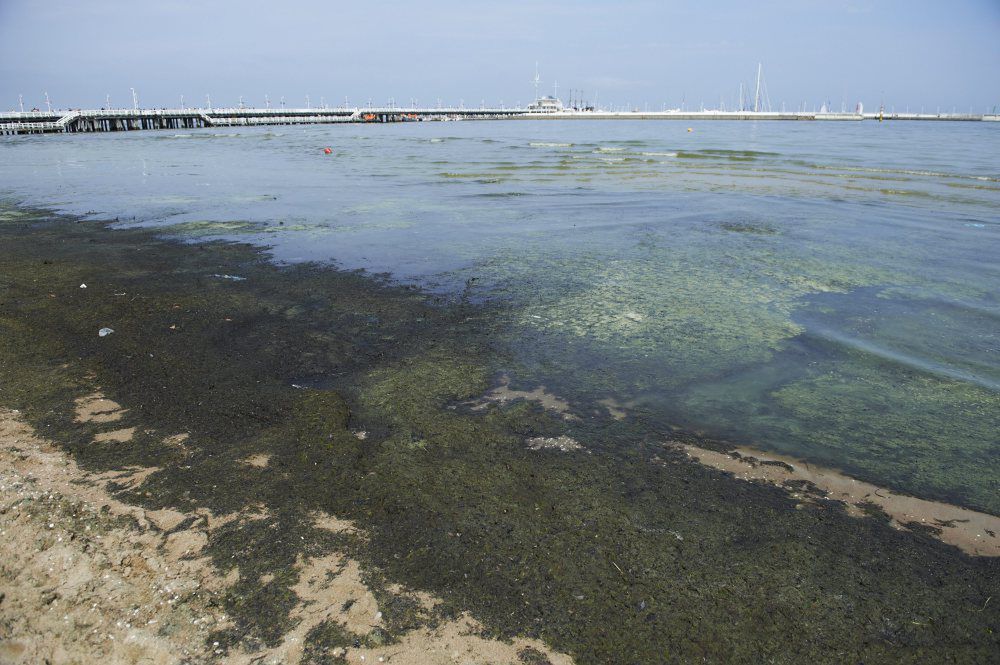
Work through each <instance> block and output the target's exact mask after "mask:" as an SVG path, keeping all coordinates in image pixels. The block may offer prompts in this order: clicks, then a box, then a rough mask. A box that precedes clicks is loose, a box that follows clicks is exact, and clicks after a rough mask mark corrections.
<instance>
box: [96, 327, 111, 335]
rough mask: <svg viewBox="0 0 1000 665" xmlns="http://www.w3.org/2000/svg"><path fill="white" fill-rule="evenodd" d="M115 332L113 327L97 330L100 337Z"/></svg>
mask: <svg viewBox="0 0 1000 665" xmlns="http://www.w3.org/2000/svg"><path fill="white" fill-rule="evenodd" d="M113 332H114V330H112V329H111V328H101V329H100V330H98V331H97V336H98V337H107V336H108V335H110V334H111V333H113Z"/></svg>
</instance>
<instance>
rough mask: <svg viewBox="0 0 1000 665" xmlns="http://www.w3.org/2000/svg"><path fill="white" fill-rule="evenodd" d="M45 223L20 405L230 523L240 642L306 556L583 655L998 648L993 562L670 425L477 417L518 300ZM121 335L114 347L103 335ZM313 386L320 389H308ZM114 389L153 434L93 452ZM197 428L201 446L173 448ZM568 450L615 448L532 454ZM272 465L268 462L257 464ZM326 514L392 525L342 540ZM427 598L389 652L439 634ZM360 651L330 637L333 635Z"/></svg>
mask: <svg viewBox="0 0 1000 665" xmlns="http://www.w3.org/2000/svg"><path fill="white" fill-rule="evenodd" d="M33 221H34V227H33V228H30V229H27V228H25V227H24V226H23V225H12V224H4V225H2V226H0V234H3V241H4V243H5V246H7V247H10V248H11V249H12V251H11V252H10V253H9V255H7V256H5V257H4V271H3V272H4V275H5V279H4V285H3V291H2V292H0V295H2V297H0V326H2V328H3V333H4V334H3V335H0V379H2V380H0V401H3V402H4V404H5V405H7V406H14V407H17V408H21V409H22V410H24V411H25V413H26V415H27V417H28V418H29V419H31V420H32V422H33V423H35V424H36V427H38V428H39V429H40V431H44V432H45V433H46V435H51V436H52V437H53V438H56V439H57V440H59V441H60V443H62V444H63V445H65V446H66V449H67V450H69V451H70V452H71V453H72V454H73V455H74V456H75V457H76V458H77V459H78V460H79V461H80V462H81V463H82V464H84V465H86V466H87V467H89V468H91V469H95V470H108V469H117V468H120V467H122V466H124V465H132V464H135V465H140V464H141V465H142V466H145V467H153V466H155V467H157V468H158V470H157V471H153V472H151V473H150V474H149V475H148V476H147V477H146V479H145V482H143V483H142V484H139V485H135V486H131V487H128V488H124V487H123V488H122V494H121V495H122V496H123V497H124V498H127V499H129V500H130V501H134V502H136V503H139V504H140V505H143V506H146V507H149V508H152V509H159V508H181V509H183V511H185V512H193V511H195V510H197V509H201V508H204V509H207V510H209V511H211V513H212V514H213V515H220V516H224V517H230V518H232V519H231V521H229V522H227V523H226V524H225V525H224V526H223V527H221V528H219V529H218V530H217V531H216V532H215V534H214V535H213V536H212V538H211V539H210V540H209V542H208V544H207V546H206V552H207V553H208V554H210V555H211V557H212V559H213V561H214V562H215V564H216V565H217V566H218V567H219V569H220V572H225V571H227V570H230V569H231V568H234V567H235V568H238V569H239V571H240V580H241V582H240V583H238V584H237V585H236V586H235V587H234V588H233V589H232V590H231V593H229V594H228V595H227V596H226V597H225V598H224V600H223V603H224V606H225V608H226V611H227V612H228V613H229V614H231V615H232V617H233V620H234V625H233V626H231V627H230V628H228V629H226V630H225V631H223V632H220V633H218V634H217V635H216V636H215V640H216V641H219V642H220V645H221V648H230V649H232V648H236V647H237V646H239V647H240V648H245V649H247V650H252V649H256V648H263V647H264V646H268V645H272V644H275V643H276V642H277V641H278V640H280V639H281V636H282V634H283V633H284V631H286V630H287V629H288V627H289V625H290V623H291V622H293V621H294V619H293V617H292V615H291V609H290V608H291V607H292V603H293V597H292V595H291V594H292V593H293V592H292V591H291V590H292V589H293V587H294V586H295V585H296V584H297V582H298V580H297V574H296V573H294V572H292V573H290V569H291V568H292V566H291V563H292V562H295V561H297V560H298V558H299V557H300V556H308V557H322V556H324V555H325V553H327V552H329V551H330V550H331V549H332V548H347V549H348V550H350V551H351V553H352V555H356V557H357V558H358V559H360V560H361V561H362V562H363V563H364V565H365V566H366V568H367V569H369V570H372V571H375V572H376V573H378V574H379V575H384V576H385V577H386V578H387V579H389V580H392V581H393V582H397V583H403V584H405V585H406V586H407V587H408V588H411V589H421V590H427V591H431V592H434V593H435V594H437V595H438V596H440V597H441V598H442V599H443V603H442V607H441V608H440V612H441V614H440V616H441V617H442V618H444V617H451V616H458V615H459V614H460V613H461V612H464V611H469V612H471V613H472V614H473V616H475V617H476V619H478V620H479V621H481V622H482V630H483V631H484V633H485V634H487V635H492V636H511V635H516V634H520V635H525V636H528V637H538V638H541V639H543V640H544V641H545V642H547V643H548V644H550V645H553V646H555V647H557V648H559V649H560V650H563V651H567V652H570V653H572V655H573V656H574V657H575V658H576V659H577V661H578V662H585V663H586V662H592V663H598V662H654V661H656V660H657V659H661V658H662V657H663V654H664V653H666V654H670V655H671V656H672V657H676V658H678V659H680V660H694V659H708V660H716V661H722V660H725V661H739V660H751V659H760V658H765V659H770V660H773V661H775V662H801V661H802V660H806V659H809V660H815V661H819V662H833V661H839V660H842V659H843V657H844V654H849V655H850V657H852V658H854V659H865V660H879V659H885V658H890V657H892V656H893V655H895V654H898V653H899V652H900V649H904V650H907V652H908V653H912V654H914V657H915V658H920V659H922V660H926V661H944V660H946V659H948V658H952V657H954V658H959V659H965V660H970V661H974V660H977V659H978V660H983V659H985V658H986V657H988V654H989V653H993V652H995V650H996V648H997V646H998V645H997V637H996V636H997V634H998V623H1000V613H998V610H997V606H996V605H995V604H991V603H986V604H985V605H984V601H986V599H987V598H988V597H989V596H991V595H994V596H996V595H998V594H1000V589H997V588H996V580H997V579H1000V574H998V573H1000V571H998V569H997V563H996V562H992V561H983V560H977V559H971V558H969V557H966V556H964V555H962V554H961V553H960V552H958V551H957V550H955V549H954V548H949V547H947V546H944V545H942V544H940V543H936V542H933V541H925V540H922V539H921V538H920V537H919V536H918V535H913V534H906V533H898V532H896V531H894V530H892V529H891V528H890V527H889V526H888V525H887V524H885V523H883V522H882V521H879V520H877V519H871V520H861V521H859V520H856V519H854V518H851V517H848V516H847V515H846V514H844V513H843V512H842V510H840V509H838V508H836V507H831V506H827V505H814V506H807V507H806V508H804V509H802V510H796V509H795V501H794V500H793V499H792V498H790V497H789V495H788V494H787V492H785V491H783V490H780V489H777V488H771V487H760V486H755V485H751V484H746V483H738V482H736V481H733V480H732V479H730V478H727V477H726V476H725V475H723V474H720V473H717V472H714V471H712V470H708V469H704V468H701V467H700V466H698V465H695V464H692V463H690V462H688V461H686V460H684V459H683V458H682V457H681V456H680V455H678V456H677V457H670V456H669V455H668V456H667V458H666V459H662V460H660V463H655V462H656V460H655V459H654V457H653V455H654V454H659V455H663V454H664V453H663V451H662V449H661V448H660V447H659V446H658V445H657V446H656V447H655V451H656V452H655V453H654V452H653V451H652V450H650V449H649V448H648V447H647V446H646V442H647V441H649V440H650V439H652V440H657V439H659V438H660V435H659V433H658V432H656V431H652V430H649V431H641V430H639V429H637V428H636V426H635V424H633V423H623V422H622V423H620V422H618V421H614V422H611V423H608V426H607V427H605V424H604V423H603V422H602V421H599V420H597V421H595V420H590V419H588V420H586V421H581V422H577V421H566V420H564V419H562V418H559V417H558V416H557V415H549V414H546V413H545V412H544V411H542V410H541V409H540V408H537V407H535V406H533V405H531V404H527V403H523V402H522V403H514V404H510V405H490V406H489V407H488V408H486V409H485V410H483V411H478V412H472V411H469V410H468V409H463V408H462V407H461V404H462V403H463V402H465V401H468V400H469V399H471V398H473V397H475V396H478V395H481V394H482V393H483V392H484V391H485V390H486V389H487V388H488V379H489V377H491V376H495V375H496V373H497V371H498V370H499V369H500V368H501V367H504V366H507V364H508V363H509V358H508V357H507V355H506V353H507V352H506V347H505V346H504V342H503V338H502V337H499V336H498V335H497V334H496V333H497V331H498V330H500V329H505V328H504V327H505V326H506V325H507V324H508V322H509V320H510V319H509V314H508V313H507V312H506V311H505V310H504V309H502V308H497V309H493V306H491V305H483V306H471V305H468V304H467V303H458V304H448V303H445V302H433V301H430V300H429V299H428V297H427V296H425V295H423V294H420V293H418V292H415V291H412V290H407V289H399V288H391V287H388V286H386V285H384V284H380V283H378V282H376V281H374V280H370V279H364V278H361V277H359V276H358V275H353V274H345V273H340V272H336V271H332V270H325V269H318V268H316V267H313V266H300V267H291V268H290V267H285V268H277V267H274V266H271V265H268V264H267V263H266V262H265V261H263V260H262V258H261V254H260V253H259V252H258V251H256V250H253V249H251V248H248V247H246V246H241V245H226V244H218V243H217V244H210V245H202V246H191V245H180V244H175V243H170V242H166V241H162V240H157V239H155V237H154V236H153V235H152V234H151V233H150V232H149V231H142V230H124V231H115V232H111V231H108V230H106V229H104V228H103V227H102V226H100V225H97V224H67V223H66V222H65V220H63V219H61V218H58V217H49V216H46V215H44V214H37V215H35V216H34V218H33ZM46 262H48V263H46ZM165 274H170V275H171V277H170V278H169V279H165V278H164V275H165ZM211 274H239V275H243V276H246V277H247V280H246V281H245V282H231V281H227V280H218V279H211V278H208V277H205V276H206V275H211ZM95 275H96V276H97V279H95ZM83 281H86V282H87V283H88V289H86V290H85V292H83V291H81V290H80V289H79V284H80V283H81V282H83ZM50 293H51V294H54V297H49V294H50ZM117 293H126V294H128V295H127V296H116V295H115V294H117ZM109 324H110V325H111V326H112V327H114V328H115V330H116V332H115V334H114V335H111V336H108V337H106V338H99V337H98V336H97V335H96V331H97V329H98V328H99V327H100V326H101V325H109ZM172 326H173V327H172ZM302 377H311V378H312V380H311V381H310V382H308V383H309V385H310V386H312V387H306V388H300V387H294V386H293V384H295V385H298V386H301V385H303V380H302ZM546 385H548V384H546ZM96 386H100V388H101V390H102V392H103V394H104V395H106V396H107V397H108V398H109V399H113V400H115V401H116V402H117V403H119V404H120V405H121V406H122V407H123V408H124V409H127V412H126V413H124V414H123V415H122V417H121V419H120V421H119V422H117V423H115V425H114V426H115V427H116V428H124V427H131V426H136V427H137V428H138V429H137V437H136V439H135V440H134V441H132V442H131V443H129V444H119V443H115V444H114V445H113V446H107V447H102V446H97V447H95V446H93V445H92V439H93V433H94V431H95V430H94V429H93V428H94V427H96V425H93V424H88V423H76V422H74V413H75V411H74V409H75V405H74V400H75V399H76V398H77V397H80V396H85V395H88V394H91V393H93V392H94V391H95V389H96ZM119 423H120V424H119ZM352 430H364V431H366V432H367V433H368V434H367V435H366V437H365V438H364V439H360V438H358V437H357V436H355V435H354V434H353V432H352ZM147 432H149V433H147ZM177 432H185V433H187V434H188V436H187V438H186V439H184V440H183V447H180V446H177V445H168V444H167V443H164V440H165V438H166V437H167V436H169V435H173V434H175V433H177ZM140 434H141V435H140ZM560 436H566V437H570V438H572V439H573V440H575V441H579V442H580V443H581V444H582V445H584V446H586V447H587V448H588V450H591V451H594V452H593V454H584V453H582V451H569V452H565V453H564V452H559V451H545V450H542V451H533V450H530V449H529V448H528V447H527V445H526V441H527V440H529V439H532V438H535V437H544V438H558V437H560ZM123 445H125V446H126V447H125V448H122V447H121V446H123ZM254 455H266V456H268V463H267V465H266V466H264V467H259V466H253V465H249V464H245V463H244V460H246V459H248V458H251V457H252V456H254ZM316 511H323V512H327V513H331V514H334V515H337V516H338V517H341V518H344V519H351V520H354V521H356V523H357V524H358V525H359V526H360V527H362V528H363V529H364V530H365V532H366V534H367V538H356V537H352V536H350V535H347V534H343V535H336V534H333V535H331V534H330V533H329V532H324V530H321V529H317V528H316V527H315V525H314V521H313V519H312V516H313V515H314V514H315V512H316ZM254 515H257V517H253V516H254ZM241 527H242V528H241ZM386 606H387V607H395V606H396V605H394V604H393V603H386ZM407 607H408V605H407V604H406V603H405V602H400V603H398V608H397V610H396V611H397V614H396V618H391V617H387V618H386V625H385V628H384V630H386V633H387V634H386V635H381V634H379V636H378V639H379V640H385V641H387V642H388V641H392V640H395V639H401V635H403V634H405V631H406V630H408V629H409V628H408V627H409V626H411V625H413V624H419V623H421V622H424V621H434V620H435V619H434V617H426V616H424V617H421V615H420V613H419V612H415V611H413V612H411V611H409V610H407ZM956 608H958V609H956ZM410 609H413V608H412V607H410ZM980 609H981V610H982V611H979V610H980ZM775 616H780V617H781V618H782V620H781V621H775V620H774V617H775ZM871 617H877V619H876V620H874V621H873V620H872V619H871ZM344 638H345V635H344V634H341V633H339V632H337V631H336V630H331V631H327V632H322V631H320V632H317V633H313V634H312V635H311V639H310V644H311V645H313V646H316V647H322V646H328V647H333V645H334V643H337V645H338V646H339V644H340V642H341V641H342V640H343V639H344ZM355 639H358V638H355ZM341 648H343V647H341ZM528 655H529V656H530V655H531V654H530V653H529V654H528Z"/></svg>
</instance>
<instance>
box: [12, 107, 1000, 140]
mask: <svg viewBox="0 0 1000 665" xmlns="http://www.w3.org/2000/svg"><path fill="white" fill-rule="evenodd" d="M505 119H518V120H692V121H694V120H771V121H773V120H785V121H792V120H796V121H797V120H805V121H852V120H855V121H858V120H879V119H880V118H879V115H878V114H874V113H865V114H860V113H812V112H793V113H771V112H759V113H757V112H750V111H729V112H726V111H688V112H685V111H676V110H674V111H657V112H642V111H619V112H610V111H574V110H564V111H554V112H547V111H542V112H540V111H537V110H528V109H521V108H514V109H509V108H478V109H467V108H434V109H416V108H414V109H402V108H396V107H385V108H324V109H312V108H305V109H284V108H282V109H271V108H269V109H247V108H227V109H100V110H89V111H84V110H76V111H51V112H48V111H30V112H25V113H0V134H3V135H14V134H45V133H78V132H121V131H136V130H146V129H172V130H183V129H200V128H205V127H234V126H235V127H247V126H256V125H306V124H309V125H312V124H328V123H355V122H356V123H366V122H367V123H387V122H420V121H434V120H436V121H447V120H505ZM881 119H882V120H884V121H887V122H890V121H899V120H935V121H997V120H998V119H1000V117H998V116H996V115H972V114H961V113H959V114H936V115H931V114H910V113H907V114H902V113H901V114H885V115H884V116H882V118H881Z"/></svg>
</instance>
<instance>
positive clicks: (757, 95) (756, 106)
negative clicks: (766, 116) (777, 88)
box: [753, 62, 761, 113]
mask: <svg viewBox="0 0 1000 665" xmlns="http://www.w3.org/2000/svg"><path fill="white" fill-rule="evenodd" d="M760 71H761V63H759V62H758V63H757V92H755V93H754V96H753V112H754V113H757V112H758V111H760Z"/></svg>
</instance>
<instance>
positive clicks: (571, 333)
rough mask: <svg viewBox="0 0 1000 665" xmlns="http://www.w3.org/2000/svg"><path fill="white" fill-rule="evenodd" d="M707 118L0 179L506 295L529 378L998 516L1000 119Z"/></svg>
mask: <svg viewBox="0 0 1000 665" xmlns="http://www.w3.org/2000/svg"><path fill="white" fill-rule="evenodd" d="M693 128H694V129H695V131H694V132H691V133H688V132H687V131H686V127H682V126H681V125H680V124H676V123H670V122H658V123H657V122H624V121H623V122H562V123H559V122H506V123H413V124H405V125H394V126H379V127H374V126H336V127H295V128H285V127H281V128H266V129H265V128H260V129H247V130H239V131H235V130H227V131H218V130H204V131H193V132H188V133H184V134H175V135H172V134H167V133H155V132H147V133H130V134H123V135H113V136H94V135H91V136H87V135H73V136H65V137H54V136H46V137H18V138H11V139H5V140H4V141H3V142H2V143H0V152H2V153H3V160H2V162H0V164H2V166H0V174H2V182H3V183H4V184H3V186H2V187H3V191H2V193H4V194H6V195H8V196H10V197H13V198H15V199H16V200H19V201H24V202H29V203H36V204H46V205H52V206H55V207H57V208H59V209H63V210H67V211H70V212H75V213H80V214H87V213H90V214H93V215H95V216H107V215H110V216H112V217H118V218H119V219H120V220H121V221H122V223H138V224H153V225H159V226H164V227H168V228H169V229H170V232H171V233H174V234H177V235H179V236H182V237H188V238H212V237H224V238H239V239H242V240H250V241H252V242H258V243H262V244H265V245H268V246H269V247H271V248H272V252H273V254H274V256H275V257H276V258H277V259H278V260H283V261H301V260H332V261H334V262H335V263H337V264H338V265H340V266H343V267H346V268H365V269H368V270H371V271H373V272H391V273H392V274H394V275H395V276H396V277H397V278H398V279H401V280H412V281H415V282H417V283H420V284H422V285H424V286H425V287H427V288H430V289H433V290H435V291H438V292H443V293H446V294H452V295H455V296H459V295H461V296H463V297H467V298H472V299H473V300H475V299H492V300H499V301H502V302H504V303H505V304H506V306H507V307H506V308H505V310H504V311H505V312H506V313H507V314H506V318H505V319H504V321H503V325H501V326H500V327H499V328H498V329H497V330H496V331H491V333H490V334H492V335H494V336H495V337H496V340H497V345H498V347H500V346H503V347H504V348H509V349H510V350H511V351H512V352H513V356H514V361H513V362H514V364H515V366H514V367H510V368H507V369H509V370H510V371H511V372H512V375H513V376H515V377H516V380H517V382H518V383H519V384H520V385H521V388H523V389H524V390H527V391H530V390H531V389H532V388H537V387H538V386H541V385H544V386H547V387H548V388H549V389H551V390H553V391H554V392H556V393H558V394H559V395H563V396H565V397H566V398H567V399H569V400H570V401H571V402H573V403H589V404H592V405H594V406H595V407H597V408H598V409H603V408H604V407H601V406H600V405H601V404H614V405H616V406H615V412H614V415H615V416H621V415H622V414H626V415H627V416H629V417H630V418H631V419H632V420H633V421H635V422H638V423H642V424H644V426H648V427H649V428H652V429H654V430H658V429H659V428H664V427H674V426H682V427H686V428H690V429H692V430H697V431H703V432H706V433H708V434H710V435H712V436H716V437H722V438H727V439H730V440H733V441H734V442H738V443H743V444H752V445H755V446H757V447H759V448H765V449H770V450H775V451H779V452H784V453H787V454H792V455H795V456H798V457H802V458H805V459H809V460H816V461H822V462H823V463H825V464H829V465H832V466H837V467H840V468H843V469H845V470H847V471H849V472H851V473H853V474H855V475H858V476H861V477H864V478H866V479H868V480H871V481H873V482H876V483H879V484H884V485H888V486H892V487H895V488H897V489H900V490H903V491H908V492H912V493H915V494H917V495H920V496H925V497H929V498H936V499H945V500H953V501H958V502H961V503H963V504H965V505H968V506H971V507H975V508H979V509H984V510H988V511H991V512H993V513H995V514H1000V499H998V498H997V497H1000V485H998V483H1000V441H998V440H1000V437H998V436H997V432H998V431H1000V360H998V356H1000V332H998V331H1000V304H998V302H997V297H998V296H997V294H998V293H1000V265H998V262H997V260H996V257H997V256H1000V215H998V213H997V210H1000V159H998V158H997V155H998V154H1000V133H998V131H1000V128H998V127H992V126H989V124H937V123H927V124H923V123H910V124H907V123H883V124H876V123H830V124H825V123H748V122H744V123H712V122H708V123H701V124H696V125H693ZM192 139H197V140H192ZM327 145H329V146H331V147H332V148H333V150H334V154H333V155H331V156H326V155H324V154H323V153H322V149H323V147H325V146H327ZM604 410H605V411H606V410H607V409H604ZM609 419H610V413H609Z"/></svg>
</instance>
